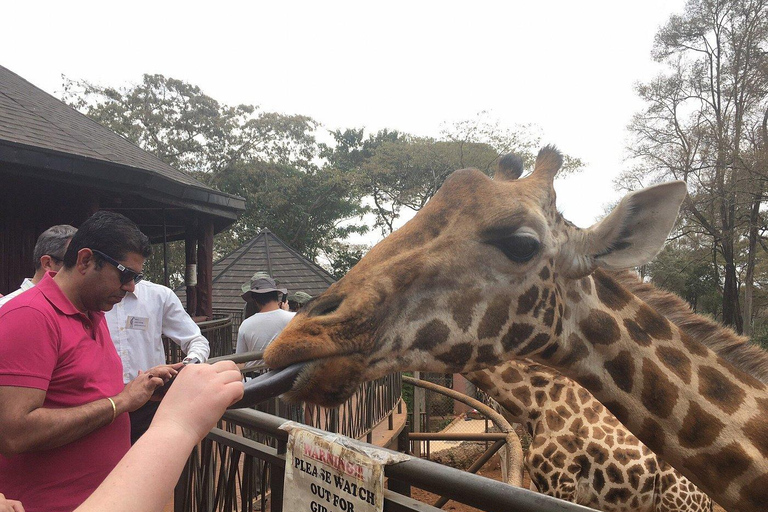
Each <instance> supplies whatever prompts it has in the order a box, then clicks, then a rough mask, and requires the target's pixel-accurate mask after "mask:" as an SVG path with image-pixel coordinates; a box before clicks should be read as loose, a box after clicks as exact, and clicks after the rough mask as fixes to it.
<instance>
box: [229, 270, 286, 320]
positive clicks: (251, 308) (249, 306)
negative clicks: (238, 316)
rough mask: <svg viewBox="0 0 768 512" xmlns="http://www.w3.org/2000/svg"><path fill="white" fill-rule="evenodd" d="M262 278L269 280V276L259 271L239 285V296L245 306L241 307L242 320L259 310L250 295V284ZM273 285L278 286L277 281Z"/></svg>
mask: <svg viewBox="0 0 768 512" xmlns="http://www.w3.org/2000/svg"><path fill="white" fill-rule="evenodd" d="M262 277H266V278H268V279H271V276H270V275H269V274H268V273H267V272H264V271H261V270H260V271H258V272H256V273H255V274H253V276H251V278H250V279H248V280H247V281H246V282H244V283H243V284H242V285H240V290H241V291H242V292H243V293H242V295H241V296H242V297H243V300H244V301H245V306H243V320H245V319H246V318H249V317H251V316H253V315H254V314H255V313H258V312H259V309H260V308H259V305H258V304H257V303H256V302H255V301H254V300H253V298H252V295H251V283H252V282H254V281H256V280H257V279H260V278H262ZM275 283H276V284H278V285H279V282H278V281H275ZM283 296H285V295H283Z"/></svg>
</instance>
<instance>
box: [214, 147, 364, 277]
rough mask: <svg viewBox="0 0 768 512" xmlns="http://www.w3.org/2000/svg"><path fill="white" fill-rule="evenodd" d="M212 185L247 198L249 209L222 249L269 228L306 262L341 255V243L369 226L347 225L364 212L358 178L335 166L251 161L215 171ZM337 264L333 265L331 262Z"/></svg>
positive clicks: (240, 242) (232, 247) (223, 241)
mask: <svg viewBox="0 0 768 512" xmlns="http://www.w3.org/2000/svg"><path fill="white" fill-rule="evenodd" d="M212 184H213V185H214V186H216V187H217V188H218V189H220V190H222V191H223V192H229V193H233V194H238V195H240V196H243V197H244V198H245V201H246V211H245V213H244V214H243V215H242V216H241V217H240V219H239V220H238V223H237V229H236V230H234V229H233V230H230V231H229V232H228V234H227V240H226V241H225V240H224V239H222V241H221V242H220V246H221V247H227V248H228V249H229V250H233V249H235V248H236V247H238V246H239V245H241V244H242V243H244V242H245V241H247V240H248V239H250V238H252V237H254V236H256V234H257V233H258V232H259V230H260V229H261V228H264V227H268V228H269V229H270V230H271V231H272V232H274V233H275V234H276V235H277V236H278V237H280V238H281V239H282V240H283V241H285V242H286V243H287V244H288V245H290V246H291V247H293V248H294V249H296V250H297V251H299V252H300V253H301V254H303V255H304V256H305V257H307V258H308V259H311V260H313V261H317V260H318V257H319V256H321V255H326V256H327V255H333V254H337V253H338V246H339V244H340V243H341V242H340V241H342V240H345V239H346V238H347V237H348V236H349V235H351V234H352V233H358V234H363V233H365V232H366V231H367V229H368V228H367V227H366V226H364V225H359V224H355V223H350V222H345V221H349V219H353V218H355V217H360V216H362V215H363V214H364V213H365V210H364V208H363V207H362V206H361V203H360V198H359V194H358V192H357V189H356V185H355V182H354V180H353V179H352V177H351V176H350V175H349V174H346V173H344V172H343V171H339V170H337V169H333V168H331V167H323V168H319V169H318V168H310V169H299V168H297V167H293V166H289V165H280V164H274V163H269V162H259V161H252V162H248V163H244V162H241V163H239V164H236V165H231V166H229V167H227V168H226V169H224V170H223V171H221V172H220V173H217V174H216V175H215V176H214V178H213V181H212ZM331 265H333V262H331Z"/></svg>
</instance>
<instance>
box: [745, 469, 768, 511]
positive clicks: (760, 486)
mask: <svg viewBox="0 0 768 512" xmlns="http://www.w3.org/2000/svg"><path fill="white" fill-rule="evenodd" d="M741 500H742V501H743V502H744V503H750V504H751V505H752V508H754V509H756V510H760V507H764V506H765V504H766V503H768V475H761V476H759V477H757V478H755V479H754V480H752V481H751V482H749V483H748V484H747V485H745V486H744V487H743V488H742V489H741Z"/></svg>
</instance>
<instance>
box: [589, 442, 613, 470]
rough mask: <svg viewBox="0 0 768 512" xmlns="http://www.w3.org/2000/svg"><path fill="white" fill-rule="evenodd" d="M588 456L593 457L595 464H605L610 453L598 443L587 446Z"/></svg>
mask: <svg viewBox="0 0 768 512" xmlns="http://www.w3.org/2000/svg"><path fill="white" fill-rule="evenodd" d="M587 454H588V455H589V456H590V457H592V460H593V461H595V464H600V465H602V464H604V463H605V461H606V460H608V457H609V454H608V451H607V450H606V449H605V448H603V447H602V446H600V445H599V444H597V443H589V444H587Z"/></svg>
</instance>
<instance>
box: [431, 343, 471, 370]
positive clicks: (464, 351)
mask: <svg viewBox="0 0 768 512" xmlns="http://www.w3.org/2000/svg"><path fill="white" fill-rule="evenodd" d="M471 357H472V345H471V344H470V343H459V344H458V345H454V346H453V347H451V349H450V350H449V351H447V352H443V353H442V354H437V355H435V359H437V360H438V361H440V362H442V363H445V364H446V365H448V367H449V368H451V369H454V370H460V369H461V368H463V367H464V365H465V364H466V363H467V361H469V359H470V358H471Z"/></svg>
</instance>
